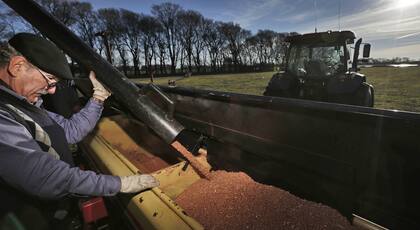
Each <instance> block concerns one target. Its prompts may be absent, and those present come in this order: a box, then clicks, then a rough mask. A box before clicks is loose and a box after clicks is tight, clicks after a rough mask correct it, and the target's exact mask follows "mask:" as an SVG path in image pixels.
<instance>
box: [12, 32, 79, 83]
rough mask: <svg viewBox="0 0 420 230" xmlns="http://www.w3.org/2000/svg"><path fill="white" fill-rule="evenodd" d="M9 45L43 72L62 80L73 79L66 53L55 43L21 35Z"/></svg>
mask: <svg viewBox="0 0 420 230" xmlns="http://www.w3.org/2000/svg"><path fill="white" fill-rule="evenodd" d="M9 44H10V45H11V46H12V47H13V48H15V49H16V50H17V51H19V52H20V53H21V54H22V55H23V56H24V57H25V58H26V59H28V60H29V61H30V62H31V63H32V64H34V65H35V66H36V67H38V68H40V69H41V70H43V71H45V72H47V73H50V74H53V75H54V76H56V77H58V78H60V79H68V80H71V79H73V75H72V74H71V71H70V67H69V64H68V62H67V59H66V57H65V56H64V53H63V52H62V51H61V50H60V49H58V48H57V46H56V45H54V43H52V42H50V41H48V40H47V39H45V38H42V37H39V36H36V35H34V34H30V33H19V34H16V35H15V36H13V37H12V38H11V39H10V40H9Z"/></svg>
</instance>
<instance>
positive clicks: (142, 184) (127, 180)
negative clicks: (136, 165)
mask: <svg viewBox="0 0 420 230" xmlns="http://www.w3.org/2000/svg"><path fill="white" fill-rule="evenodd" d="M120 179H121V189H120V192H123V193H135V192H140V191H143V190H146V189H148V188H153V187H157V186H159V184H160V183H159V181H158V180H157V179H156V178H154V177H153V176H152V175H149V174H142V175H138V174H137V175H132V176H122V177H120Z"/></svg>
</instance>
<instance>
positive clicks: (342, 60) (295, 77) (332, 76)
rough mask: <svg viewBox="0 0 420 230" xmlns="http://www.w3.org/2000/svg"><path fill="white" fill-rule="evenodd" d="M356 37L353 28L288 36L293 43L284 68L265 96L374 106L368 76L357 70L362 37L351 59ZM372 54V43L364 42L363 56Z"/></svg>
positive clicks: (266, 90)
mask: <svg viewBox="0 0 420 230" xmlns="http://www.w3.org/2000/svg"><path fill="white" fill-rule="evenodd" d="M354 40H355V35H354V33H353V32H351V31H328V32H321V33H310V34H303V35H295V36H290V37H287V38H286V40H285V41H286V42H288V43H289V44H290V45H289V49H288V52H287V56H286V61H285V62H286V65H285V71H284V72H279V73H276V74H274V75H273V77H272V78H271V80H270V82H269V83H268V86H267V87H266V89H265V92H264V95H265V96H276V97H291V98H301V99H307V100H316V101H326V102H334V103H342V104H351V105H360V106H369V107H373V103H374V91H373V87H372V85H370V84H368V83H367V82H366V76H365V75H363V74H361V73H358V72H357V71H358V67H357V64H358V62H359V48H360V45H361V44H362V39H361V38H359V39H358V40H357V41H356V43H355V46H354V52H353V60H352V61H350V60H351V59H350V51H351V48H350V44H353V43H354ZM369 53H370V44H365V45H364V48H363V58H368V57H369Z"/></svg>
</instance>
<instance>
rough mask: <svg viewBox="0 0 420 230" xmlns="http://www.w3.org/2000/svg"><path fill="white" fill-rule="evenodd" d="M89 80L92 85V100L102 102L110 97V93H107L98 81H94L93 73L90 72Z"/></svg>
mask: <svg viewBox="0 0 420 230" xmlns="http://www.w3.org/2000/svg"><path fill="white" fill-rule="evenodd" d="M89 79H90V81H91V82H92V85H93V98H96V99H98V100H100V101H102V102H104V101H105V100H106V99H107V98H108V97H109V96H111V92H109V91H108V90H107V89H106V88H105V87H104V86H103V85H102V84H101V83H100V82H99V81H98V80H96V75H95V72H93V71H90V73H89Z"/></svg>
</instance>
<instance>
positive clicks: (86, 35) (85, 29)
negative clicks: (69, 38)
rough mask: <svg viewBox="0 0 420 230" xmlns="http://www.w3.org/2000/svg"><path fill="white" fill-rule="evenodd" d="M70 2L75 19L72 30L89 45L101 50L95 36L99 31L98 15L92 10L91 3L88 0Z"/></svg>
mask: <svg viewBox="0 0 420 230" xmlns="http://www.w3.org/2000/svg"><path fill="white" fill-rule="evenodd" d="M72 4H73V15H74V19H75V23H74V25H73V28H74V30H75V31H76V32H77V33H78V34H79V36H80V38H81V39H82V40H83V41H86V42H87V44H88V45H89V46H90V47H92V48H94V49H95V48H96V49H98V50H101V48H102V46H101V45H100V44H99V43H98V42H97V40H98V39H96V36H95V34H96V33H97V32H98V31H99V26H98V15H97V13H96V12H95V11H93V10H92V5H91V4H90V3H88V2H72Z"/></svg>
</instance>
